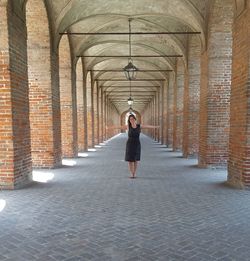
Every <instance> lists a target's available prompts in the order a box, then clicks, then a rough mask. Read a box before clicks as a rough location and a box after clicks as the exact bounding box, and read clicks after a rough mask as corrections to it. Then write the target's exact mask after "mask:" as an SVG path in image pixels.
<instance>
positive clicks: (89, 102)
mask: <svg viewBox="0 0 250 261" xmlns="http://www.w3.org/2000/svg"><path fill="white" fill-rule="evenodd" d="M91 90H92V88H91V74H90V72H89V73H88V74H87V80H86V92H87V93H86V95H87V97H86V98H87V130H88V148H92V147H93V142H92V136H93V128H92V98H91V97H92V91H91Z"/></svg>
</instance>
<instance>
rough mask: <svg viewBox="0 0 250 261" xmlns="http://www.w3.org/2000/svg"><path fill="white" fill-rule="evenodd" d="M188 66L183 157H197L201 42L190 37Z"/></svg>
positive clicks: (185, 91) (185, 90)
mask: <svg viewBox="0 0 250 261" xmlns="http://www.w3.org/2000/svg"><path fill="white" fill-rule="evenodd" d="M188 49H189V51H188V68H187V70H186V73H185V87H184V88H185V89H184V99H183V100H184V102H183V104H184V121H183V157H185V158H188V157H196V156H197V155H198V148H199V111H200V52H201V50H200V43H199V42H198V41H197V37H190V38H189V44H188Z"/></svg>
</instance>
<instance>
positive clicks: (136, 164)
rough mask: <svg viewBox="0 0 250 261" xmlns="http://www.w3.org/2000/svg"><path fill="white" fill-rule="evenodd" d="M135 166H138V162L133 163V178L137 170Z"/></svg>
mask: <svg viewBox="0 0 250 261" xmlns="http://www.w3.org/2000/svg"><path fill="white" fill-rule="evenodd" d="M137 166H138V161H135V162H134V176H135V173H136V170H137Z"/></svg>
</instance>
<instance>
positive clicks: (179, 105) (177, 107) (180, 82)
mask: <svg viewBox="0 0 250 261" xmlns="http://www.w3.org/2000/svg"><path fill="white" fill-rule="evenodd" d="M184 70H185V68H184V64H183V61H182V60H180V59H178V60H177V66H176V72H177V73H176V85H175V88H174V140H173V150H174V151H180V150H181V149H182V138H183V134H182V131H183V92H184Z"/></svg>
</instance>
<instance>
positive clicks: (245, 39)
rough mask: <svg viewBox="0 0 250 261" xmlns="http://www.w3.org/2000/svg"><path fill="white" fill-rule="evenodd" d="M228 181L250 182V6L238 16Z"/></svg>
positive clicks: (235, 30) (233, 183)
mask: <svg viewBox="0 0 250 261" xmlns="http://www.w3.org/2000/svg"><path fill="white" fill-rule="evenodd" d="M233 38H234V41H233V64H232V88H231V111H230V115H231V120H230V140H229V161H228V182H229V183H230V184H232V185H234V186H237V187H244V186H245V185H246V186H250V81H249V79H250V66H249V65H250V59H249V57H250V49H249V43H250V6H249V5H248V7H247V9H246V10H245V11H243V13H241V15H240V16H238V17H236V18H235V22H234V26H233Z"/></svg>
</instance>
